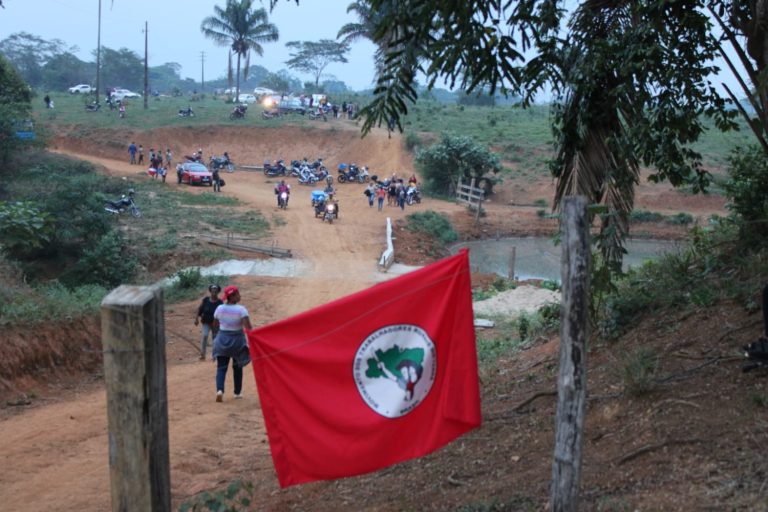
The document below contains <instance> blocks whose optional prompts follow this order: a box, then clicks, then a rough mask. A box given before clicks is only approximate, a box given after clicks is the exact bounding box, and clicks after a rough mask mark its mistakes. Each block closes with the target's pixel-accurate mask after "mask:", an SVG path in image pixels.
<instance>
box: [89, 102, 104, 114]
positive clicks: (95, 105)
mask: <svg viewBox="0 0 768 512" xmlns="http://www.w3.org/2000/svg"><path fill="white" fill-rule="evenodd" d="M100 108H101V105H100V104H99V103H97V102H95V101H94V102H93V103H90V104H88V105H86V106H85V111H86V112H98V111H99V109H100Z"/></svg>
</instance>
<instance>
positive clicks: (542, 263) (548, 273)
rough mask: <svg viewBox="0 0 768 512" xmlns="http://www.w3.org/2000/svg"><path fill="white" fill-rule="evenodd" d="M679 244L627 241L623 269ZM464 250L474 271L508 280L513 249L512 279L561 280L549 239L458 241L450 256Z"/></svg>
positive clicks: (555, 251)
mask: <svg viewBox="0 0 768 512" xmlns="http://www.w3.org/2000/svg"><path fill="white" fill-rule="evenodd" d="M682 244H684V242H680V241H674V240H651V239H649V240H646V239H635V240H629V241H628V242H627V251H628V254H627V255H625V256H624V269H625V270H626V269H628V268H629V267H632V266H638V265H641V264H642V263H643V262H644V261H647V260H652V259H657V258H659V257H660V256H661V255H662V254H664V253H666V252H673V251H675V250H677V249H678V248H680V247H682ZM464 247H468V248H469V264H470V265H471V267H472V269H473V270H474V269H477V270H479V271H480V272H484V273H487V274H498V275H500V276H502V277H508V276H509V268H510V264H511V260H512V248H513V247H514V248H515V257H514V260H515V261H514V267H515V276H516V277H517V278H518V279H521V280H524V279H547V280H552V281H560V259H561V250H560V246H555V244H554V243H553V242H552V239H551V238H548V237H522V238H501V239H499V240H478V241H474V242H461V243H458V244H455V245H453V246H451V253H453V254H455V253H456V252H458V251H459V250H460V249H462V248H464Z"/></svg>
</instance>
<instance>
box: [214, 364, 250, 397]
mask: <svg viewBox="0 0 768 512" xmlns="http://www.w3.org/2000/svg"><path fill="white" fill-rule="evenodd" d="M229 359H230V358H229V357H226V356H219V357H217V358H216V391H222V392H223V391H224V380H225V379H226V377H227V368H228V367H229ZM232 380H233V381H234V384H235V394H236V395H239V394H240V392H241V391H242V390H243V367H242V366H237V365H236V364H235V362H234V361H232Z"/></svg>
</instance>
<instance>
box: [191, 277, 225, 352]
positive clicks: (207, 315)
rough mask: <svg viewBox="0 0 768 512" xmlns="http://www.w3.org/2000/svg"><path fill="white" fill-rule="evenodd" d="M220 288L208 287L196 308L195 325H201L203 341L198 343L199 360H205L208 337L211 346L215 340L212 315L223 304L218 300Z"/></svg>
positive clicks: (215, 330)
mask: <svg viewBox="0 0 768 512" xmlns="http://www.w3.org/2000/svg"><path fill="white" fill-rule="evenodd" d="M220 291H221V287H220V286H219V285H217V284H212V285H210V286H209V287H208V293H209V294H210V295H209V296H208V297H203V300H202V302H200V306H198V308H197V315H195V325H199V324H203V326H202V331H203V339H202V340H201V341H200V360H201V361H204V360H205V353H206V348H208V335H210V337H211V345H213V340H214V339H215V338H216V334H217V333H218V328H217V327H216V326H214V323H213V314H214V313H215V312H216V308H218V307H219V306H221V305H222V304H224V301H223V300H221V299H220V298H219V292H220Z"/></svg>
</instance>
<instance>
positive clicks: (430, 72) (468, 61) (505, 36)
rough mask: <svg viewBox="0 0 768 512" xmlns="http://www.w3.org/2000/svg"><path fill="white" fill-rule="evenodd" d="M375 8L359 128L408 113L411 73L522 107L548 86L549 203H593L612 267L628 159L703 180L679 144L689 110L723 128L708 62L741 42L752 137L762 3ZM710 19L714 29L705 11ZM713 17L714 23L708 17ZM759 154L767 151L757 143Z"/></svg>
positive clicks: (628, 189) (692, 128) (688, 129)
mask: <svg viewBox="0 0 768 512" xmlns="http://www.w3.org/2000/svg"><path fill="white" fill-rule="evenodd" d="M364 3H365V4H366V6H367V7H368V8H370V10H371V11H372V12H376V22H375V29H374V30H373V31H372V35H373V39H374V41H375V42H377V44H379V45H380V47H382V48H383V49H384V53H385V59H384V63H385V64H384V66H383V67H382V68H380V69H379V70H378V74H377V85H376V88H375V89H374V99H373V101H372V102H371V103H370V104H369V105H368V106H367V107H366V108H365V109H364V110H363V112H362V115H363V116H364V117H365V123H364V126H363V130H364V132H367V131H368V130H370V129H371V128H372V127H373V126H380V125H381V124H382V123H384V122H388V121H389V120H390V119H392V118H394V119H395V120H397V125H398V127H399V128H400V129H402V125H401V124H400V121H399V118H400V116H402V115H405V114H407V113H408V103H409V102H411V101H414V100H415V99H416V97H417V90H416V87H415V77H416V76H417V75H418V74H420V73H422V74H424V75H425V76H426V77H427V79H428V86H429V87H430V88H431V87H432V86H434V84H435V83H436V81H437V80H438V79H443V80H446V81H447V82H448V83H449V84H450V85H451V86H452V87H459V88H461V89H463V90H466V91H467V92H473V91H478V90H483V89H487V90H489V91H490V93H491V94H494V93H495V92H496V91H497V90H498V91H500V92H501V93H502V94H505V95H507V94H519V95H520V97H521V98H522V102H523V105H528V104H530V102H531V101H532V100H533V98H535V96H536V95H537V94H538V93H539V92H541V91H542V89H543V88H544V87H545V86H548V87H550V88H551V89H552V90H553V91H554V95H555V100H554V103H553V105H554V106H553V124H554V129H555V136H556V141H557V148H556V149H557V158H556V160H555V162H554V164H553V172H554V174H555V176H556V177H557V179H558V188H557V198H556V199H557V201H556V205H559V200H560V198H562V197H563V196H564V195H569V194H583V195H586V196H587V197H588V198H589V199H590V200H591V202H593V203H595V204H603V205H604V206H605V211H606V212H607V214H606V215H605V216H603V223H602V226H601V236H602V241H603V249H604V251H603V252H604V256H605V258H606V260H607V261H608V262H609V263H610V264H612V265H614V266H615V267H617V266H618V261H619V260H620V259H621V256H622V254H623V249H622V247H621V245H622V240H623V237H624V236H625V235H626V232H627V229H628V224H627V222H626V216H627V214H628V212H629V211H631V209H632V205H633V202H634V196H633V194H634V187H635V185H636V184H637V180H638V169H639V167H640V166H649V167H651V168H652V169H654V173H653V175H652V179H653V180H656V181H661V180H669V181H670V182H671V183H672V184H674V185H682V184H690V185H692V186H693V188H694V189H702V188H703V187H705V186H706V185H707V182H708V174H707V172H706V170H705V169H703V168H702V166H701V157H700V155H699V154H698V153H697V152H696V151H695V150H694V149H692V144H693V142H695V141H696V140H697V139H698V137H699V136H700V135H701V133H702V131H703V124H702V123H703V121H702V116H709V117H712V118H713V119H714V120H715V123H716V125H717V126H718V127H719V128H722V129H729V128H732V127H733V126H734V123H733V116H734V113H733V112H729V111H727V110H726V102H725V101H724V100H723V99H722V98H721V97H720V96H719V95H718V94H717V92H716V91H715V88H714V86H713V84H712V83H711V78H712V73H713V72H715V71H716V68H715V67H713V65H712V64H711V62H712V59H713V58H714V57H715V56H717V55H718V54H719V53H724V52H722V46H723V45H724V44H726V43H730V44H732V45H734V46H735V47H736V49H737V51H738V50H740V53H739V55H740V57H739V59H740V61H741V63H742V64H747V65H746V66H745V67H746V68H747V70H748V78H749V80H750V81H751V82H752V84H753V85H754V91H749V88H746V92H747V93H750V94H748V96H750V97H751V98H752V101H751V103H752V104H753V106H755V110H756V111H757V115H756V116H754V118H753V119H751V120H750V121H751V124H752V125H758V127H759V130H758V131H761V132H762V133H765V125H766V121H767V117H766V109H765V107H766V102H765V98H766V83H768V71H767V70H766V58H767V57H766V56H767V55H768V52H767V51H766V48H768V36H767V35H766V34H768V31H766V30H765V27H766V26H767V25H768V2H767V1H766V0H755V1H752V2H736V1H734V0H679V1H674V2H672V1H663V2H604V1H601V0H582V1H581V2H580V3H579V4H578V5H577V6H576V7H575V8H572V7H571V8H569V9H568V10H566V4H565V2H564V1H562V0H519V1H513V2H496V1H494V0H466V1H463V2H444V1H440V0H366V1H365V2H364ZM707 11H709V12H710V14H712V15H713V16H714V15H715V14H716V13H717V14H720V15H721V16H723V18H720V19H721V20H724V21H722V22H721V23H720V25H721V27H720V28H721V29H723V32H724V35H723V36H722V37H719V36H718V35H717V33H716V31H715V30H714V29H713V26H712V21H711V18H710V16H709V15H708V14H707ZM712 19H717V18H716V17H713V18H712ZM766 153H768V146H767V147H766Z"/></svg>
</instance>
